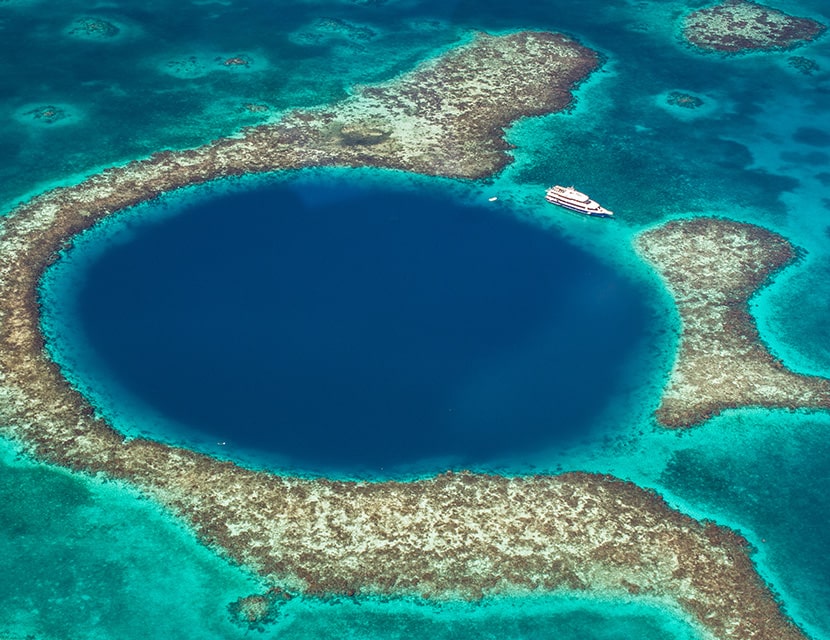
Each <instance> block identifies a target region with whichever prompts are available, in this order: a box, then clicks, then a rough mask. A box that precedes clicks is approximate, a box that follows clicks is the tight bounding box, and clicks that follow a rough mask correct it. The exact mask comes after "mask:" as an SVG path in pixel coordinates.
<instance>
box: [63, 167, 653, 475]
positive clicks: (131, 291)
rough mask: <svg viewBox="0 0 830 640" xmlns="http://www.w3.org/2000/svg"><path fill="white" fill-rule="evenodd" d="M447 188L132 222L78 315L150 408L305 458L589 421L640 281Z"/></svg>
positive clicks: (258, 193)
mask: <svg viewBox="0 0 830 640" xmlns="http://www.w3.org/2000/svg"><path fill="white" fill-rule="evenodd" d="M321 195H322V197H321ZM445 196H446V194H444V195H443V196H442V194H441V193H440V192H437V191H435V190H432V191H429V190H425V191H414V190H411V189H410V190H401V189H393V188H389V189H377V188H368V187H363V188H362V187H360V186H357V185H355V186H344V185H343V184H338V185H337V186H336V187H332V186H331V185H328V184H326V182H324V181H323V180H318V181H305V182H302V183H289V184H279V185H271V186H267V187H258V188H256V189H252V190H250V191H247V192H240V193H234V194H231V195H224V196H221V197H216V198H214V199H211V200H208V201H206V202H201V203H199V204H194V205H192V206H190V207H189V208H185V209H184V210H183V211H182V212H181V213H179V214H178V215H176V216H174V217H170V218H168V219H166V220H164V221H162V222H156V223H152V224H144V223H139V224H136V225H135V227H134V229H133V230H132V233H133V237H132V239H131V241H130V242H128V243H119V244H113V245H112V246H110V247H107V248H106V249H105V250H104V251H103V252H101V253H100V255H99V256H98V257H97V258H96V259H95V260H94V261H93V262H92V264H91V265H90V266H89V268H88V270H87V272H86V273H85V276H84V280H83V285H82V286H81V287H79V288H78V290H77V292H76V294H74V295H77V299H76V300H75V301H74V304H75V305H77V309H78V312H77V313H79V314H80V318H79V324H80V326H82V327H83V331H84V333H85V334H86V336H85V340H86V341H87V342H88V344H89V346H90V348H91V349H92V350H93V351H94V352H95V354H96V357H97V358H98V359H99V361H100V362H103V363H105V364H106V367H107V369H108V370H109V374H108V375H110V376H112V377H113V379H115V380H117V382H118V383H119V384H120V385H121V386H122V387H123V388H126V389H128V390H129V391H130V392H132V394H134V395H135V396H137V397H139V398H141V399H142V401H143V402H145V403H146V404H147V405H148V406H149V407H151V408H152V409H153V410H154V411H155V412H157V413H159V414H161V415H163V416H165V417H167V418H172V419H174V420H175V421H178V422H179V423H183V424H185V425H188V426H189V427H192V429H194V430H196V431H198V433H199V434H201V435H203V436H204V437H205V438H209V439H212V440H213V439H215V440H221V441H225V442H227V444H228V447H230V448H232V447H239V448H240V449H250V450H256V451H258V452H262V453H265V454H276V455H278V456H280V457H281V458H283V459H288V460H290V461H291V463H292V464H296V465H298V466H300V467H303V468H307V469H309V470H318V471H320V470H341V471H354V470H379V469H381V468H384V469H386V470H390V469H395V468H405V467H407V466H410V465H418V464H419V463H421V462H423V461H428V460H433V459H440V460H442V461H446V460H447V459H450V460H452V461H453V463H454V464H463V465H471V466H476V465H486V464H487V463H488V462H491V461H494V460H503V459H508V458H511V457H513V456H522V455H526V454H530V453H532V452H534V451H538V450H541V449H543V448H545V447H549V446H553V445H557V444H562V443H567V442H569V441H571V440H573V439H575V438H579V437H583V436H584V435H585V434H586V433H587V432H588V431H589V430H590V427H591V422H592V420H593V419H594V418H595V417H596V415H597V414H598V413H599V412H600V411H601V410H602V409H603V408H604V407H605V406H606V405H607V404H608V403H609V402H612V401H614V397H615V393H617V392H618V391H619V389H620V377H621V375H622V368H623V366H624V365H625V363H626V361H627V359H628V358H630V357H633V354H634V353H635V352H636V351H637V348H638V347H639V346H642V343H641V341H642V339H643V337H644V336H645V335H646V332H647V331H648V330H649V326H650V321H649V318H650V315H649V311H648V309H647V306H646V304H645V303H644V301H643V298H644V296H643V292H642V291H641V290H639V289H638V287H637V286H635V285H634V284H633V283H631V282H630V281H628V280H626V279H624V278H623V277H622V276H621V275H620V274H618V273H616V272H615V271H614V270H612V269H611V268H610V267H608V266H606V265H604V264H602V263H600V262H598V261H597V259H596V258H595V257H593V256H591V255H589V254H587V253H585V252H584V251H582V250H579V249H577V248H575V247H573V246H572V245H570V244H568V243H567V242H565V241H564V240H563V239H561V238H560V237H558V236H557V235H555V234H554V233H552V232H547V231H543V230H541V229H539V228H536V227H533V226H531V225H529V224H527V223H523V222H521V221H519V220H518V219H516V218H515V217H514V216H512V215H510V214H508V213H504V212H498V211H494V210H492V208H486V207H481V206H472V205H470V206H467V205H464V204H459V203H458V202H457V201H453V200H452V199H450V198H448V197H445ZM562 215H575V214H569V213H566V212H563V213H562ZM596 223H597V224H609V223H610V222H609V221H596ZM77 366H78V367H79V368H80V369H83V363H80V364H78V365H77ZM75 373H76V374H77V375H81V376H82V377H83V376H84V375H85V374H84V372H83V371H78V372H75ZM159 435H160V436H162V437H167V438H169V437H170V436H171V435H172V436H175V434H159Z"/></svg>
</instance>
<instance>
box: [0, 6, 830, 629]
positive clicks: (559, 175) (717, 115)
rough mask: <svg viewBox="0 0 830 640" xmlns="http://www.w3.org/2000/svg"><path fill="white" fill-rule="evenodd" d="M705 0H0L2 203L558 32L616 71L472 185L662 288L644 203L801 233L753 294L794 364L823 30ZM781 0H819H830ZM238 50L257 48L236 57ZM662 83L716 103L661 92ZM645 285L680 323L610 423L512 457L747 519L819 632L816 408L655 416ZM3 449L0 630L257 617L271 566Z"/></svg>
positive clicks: (628, 613) (816, 317) (821, 205)
mask: <svg viewBox="0 0 830 640" xmlns="http://www.w3.org/2000/svg"><path fill="white" fill-rule="evenodd" d="M698 4H699V3H697V2H682V1H677V2H626V1H623V0H619V1H614V2H599V1H596V2H594V1H586V2H580V3H564V2H546V3H527V4H525V5H521V6H517V5H516V4H515V3H509V2H506V1H503V0H490V1H488V2H481V1H476V2H473V1H472V0H470V1H466V0H465V1H460V2H446V1H444V2H438V1H437V0H436V1H434V2H403V1H396V0H388V1H386V2H384V1H382V0H381V1H378V2H358V1H351V0H348V1H347V0H343V1H326V0H319V1H315V2H303V1H288V0H284V1H281V2H279V3H278V10H275V5H274V4H273V3H272V4H268V3H255V2H234V3H224V2H212V3H204V2H193V3H186V4H182V3H175V4H173V3H170V2H168V1H167V0H153V1H151V2H144V3H140V4H139V3H131V2H122V3H120V4H118V5H107V6H104V5H101V6H99V7H96V8H94V9H90V7H89V5H87V4H84V3H80V2H72V1H69V2H62V3H45V2H40V1H37V0H6V1H5V2H3V1H0V34H2V36H3V40H2V45H0V46H1V47H2V49H3V52H4V54H5V55H4V56H2V57H0V78H2V80H3V86H4V87H8V88H9V89H8V91H4V93H3V94H2V96H0V114H2V116H3V117H2V118H0V178H1V179H0V202H5V203H13V202H16V201H18V200H20V199H22V198H23V197H24V196H25V195H26V194H28V193H31V192H34V191H37V190H39V189H41V188H44V187H45V186H47V185H51V184H59V183H62V182H67V181H68V182H72V181H73V180H75V179H76V177H77V176H78V175H83V174H86V173H89V172H91V171H93V170H95V169H96V168H98V167H101V166H107V165H111V164H113V163H118V162H121V161H124V160H128V159H132V158H134V157H142V156H144V155H146V154H148V153H150V152H152V151H153V150H156V149H160V148H180V147H185V146H188V145H196V144H201V143H203V142H205V141H207V140H209V139H211V138H213V137H215V136H218V135H223V134H228V133H231V132H233V131H234V130H236V129H237V128H238V127H239V126H243V125H246V124H255V123H259V122H263V121H265V120H267V119H268V118H273V117H278V114H279V112H280V111H281V110H284V109H288V108H292V107H303V106H309V105H316V104H325V103H326V102H329V101H331V100H334V99H339V98H341V97H343V96H345V95H347V92H348V88H349V86H351V85H352V84H354V83H365V82H372V81H377V80H382V79H386V78H389V77H391V76H393V75H394V74H396V73H398V72H400V71H403V70H406V69H408V68H410V67H411V66H412V65H413V64H415V63H416V62H417V61H419V60H422V59H424V58H427V57H429V56H430V55H433V54H435V53H436V52H439V51H441V50H443V49H444V48H446V47H447V46H450V45H452V44H453V43H456V42H459V41H460V40H462V39H463V38H465V37H467V35H468V33H469V30H470V29H490V30H493V29H508V30H509V29H517V28H528V27H531V28H546V29H554V30H557V29H559V30H564V31H566V32H569V33H572V34H574V35H576V36H578V37H580V38H582V39H583V40H584V41H585V42H586V44H588V45H589V46H594V47H596V48H598V49H599V50H600V51H601V52H602V53H603V55H604V56H605V57H606V62H605V65H604V67H603V70H602V71H601V72H599V73H597V74H595V75H594V76H593V77H592V78H591V79H590V81H589V82H588V83H586V84H585V85H584V86H583V87H582V88H581V89H580V91H579V100H578V103H577V105H576V107H575V109H574V110H573V112H572V113H569V114H558V115H552V116H548V117H543V118H534V119H529V120H526V121H523V122H520V123H518V124H517V125H516V126H515V127H513V128H512V129H511V130H510V131H509V132H508V137H509V140H510V141H511V142H512V143H513V144H514V145H515V146H516V148H515V149H514V150H513V152H512V153H513V156H514V159H515V161H514V163H513V164H512V165H511V166H510V167H508V168H507V169H506V170H504V171H503V172H502V173H501V174H499V175H498V176H495V177H494V178H493V179H491V180H487V181H484V182H482V183H479V184H475V185H468V186H465V187H464V189H468V190H467V191H465V197H469V198H470V199H476V200H477V201H480V202H486V200H487V198H488V197H490V196H492V195H497V196H498V197H499V202H500V203H501V204H502V205H503V206H504V207H506V209H507V210H510V211H512V212H513V213H514V214H516V215H518V216H520V217H522V218H526V219H529V220H530V221H532V223H533V224H538V225H541V226H543V227H546V228H548V229H549V230H550V232H553V233H556V234H561V235H562V236H564V237H566V238H567V239H568V240H569V241H570V242H572V243H574V244H576V245H578V246H580V247H582V248H584V249H586V250H587V251H589V252H592V253H593V254H594V255H597V256H600V257H601V259H602V260H603V261H605V262H606V263H607V264H609V265H612V267H613V268H616V269H620V270H622V271H623V272H624V273H625V274H626V275H627V276H629V277H631V278H634V279H638V280H640V281H642V282H643V283H645V284H644V286H648V287H652V289H651V290H652V291H653V292H654V294H655V299H657V300H660V292H659V290H658V289H657V288H656V286H657V284H656V282H655V279H654V277H653V274H650V272H649V271H648V269H647V268H645V267H644V266H643V265H642V264H640V263H639V261H638V260H637V258H636V256H634V255H633V253H632V251H631V250H630V240H631V237H632V235H633V234H634V233H636V232H637V231H638V230H640V229H642V228H643V227H645V226H647V225H651V224H656V223H659V222H661V221H663V220H666V219H669V218H672V217H675V216H687V215H695V214H697V215H709V214H714V215H725V216H729V217H733V218H735V219H738V220H743V221H750V222H757V223H760V224H763V225H765V226H768V227H770V228H772V229H774V230H776V231H778V232H780V233H783V234H784V235H785V236H787V237H788V238H790V239H791V240H792V241H793V242H794V243H796V244H797V245H798V246H799V247H801V248H802V249H804V250H805V252H806V253H805V257H804V259H803V261H802V262H801V263H800V264H799V265H796V266H794V267H792V268H790V269H789V270H788V271H787V272H785V273H784V274H783V275H782V276H781V277H780V278H778V280H777V282H776V283H775V284H774V285H773V286H772V287H771V288H770V289H769V290H768V291H767V292H764V293H763V294H761V295H760V296H758V298H756V300H755V301H754V302H753V311H754V313H755V314H756V316H757V317H758V318H759V324H760V327H761V330H762V336H763V338H764V340H765V342H767V343H768V345H769V346H770V348H771V349H772V350H773V351H774V352H775V353H776V354H777V355H779V356H780V357H782V358H783V359H784V361H785V363H787V364H788V365H790V366H792V367H793V368H796V369H798V370H801V371H809V372H813V373H817V374H823V375H827V374H828V373H830V355H828V341H827V337H828V336H827V326H826V309H827V301H828V300H830V279H829V278H827V277H826V273H827V271H828V267H827V264H828V260H830V234H828V232H827V229H828V225H827V222H826V219H827V218H826V215H827V212H828V207H830V166H829V165H830V157H828V156H830V147H829V146H828V145H827V136H830V126H828V125H827V124H826V113H827V112H828V108H829V107H830V91H829V90H828V89H830V73H828V72H830V48H829V46H830V45H828V38H824V39H822V40H820V41H819V42H817V43H815V44H812V45H809V46H807V47H803V48H801V49H799V50H797V51H795V52H792V53H790V52H776V53H770V54H759V55H752V56H745V57H735V58H722V57H719V56H703V55H699V54H697V53H695V52H693V51H691V50H689V49H687V48H685V47H683V46H680V45H679V44H678V42H677V25H678V22H677V20H678V17H679V16H680V15H682V13H683V12H685V11H688V10H691V9H692V8H695V7H696V5H698ZM775 6H778V7H780V8H782V9H784V10H787V11H789V12H792V13H794V14H797V15H808V16H812V17H814V18H816V19H820V20H822V21H823V22H825V23H830V12H828V9H827V7H826V3H825V2H823V0H782V1H781V2H776V3H775ZM95 19H106V20H108V21H109V22H110V23H111V24H112V25H114V26H115V28H116V29H117V33H115V34H114V35H109V36H107V35H106V34H107V33H110V34H112V33H113V32H112V30H111V29H110V30H107V29H104V35H101V33H100V32H99V31H97V30H96V29H95V28H94V27H95V25H96V24H97V25H98V26H99V27H100V26H101V23H94V22H93V23H90V22H88V21H89V20H95ZM84 21H87V22H84ZM90 25H91V27H90ZM90 29H91V30H90ZM21 52H25V55H24V56H21V55H19V54H20V53H21ZM793 54H797V55H802V56H805V57H807V58H809V59H811V60H813V61H814V62H816V63H817V65H818V70H817V71H815V72H813V73H812V74H809V75H807V74H803V73H800V72H799V71H798V70H797V69H795V68H793V67H792V66H791V65H790V64H789V63H788V58H789V56H791V55H793ZM232 57H239V58H242V59H244V61H245V64H244V65H225V64H224V62H225V61H226V60H228V59H230V58H232ZM671 91H684V92H688V93H691V94H694V95H696V96H698V97H700V98H701V99H702V100H703V102H704V104H703V106H702V107H701V108H700V109H698V110H695V111H689V110H684V109H682V108H679V107H672V106H670V105H668V104H667V103H666V96H667V95H668V94H669V93H670V92H671ZM550 182H560V183H571V182H573V183H575V184H577V185H578V186H580V187H582V188H584V189H585V190H586V191H588V192H589V193H591V194H592V195H593V196H595V197H596V198H597V199H598V200H599V201H600V202H602V203H603V204H606V205H608V206H609V207H610V208H612V209H614V210H615V211H617V212H618V217H619V219H618V220H616V221H615V222H614V223H613V224H609V225H596V224H593V223H594V222H596V221H589V220H584V219H581V218H579V217H577V216H568V215H562V214H561V212H559V211H556V210H554V209H552V208H550V207H548V206H547V205H545V204H544V203H543V202H541V199H540V195H541V190H542V189H544V187H545V186H548V183H550ZM217 188H218V189H219V190H220V191H221V188H219V187H217ZM470 190H471V191H470ZM656 305H657V312H658V313H659V315H660V318H661V320H660V321H661V322H663V323H664V326H665V329H664V330H663V332H662V333H661V334H660V335H659V336H656V337H655V339H654V343H653V344H652V345H650V348H651V349H652V350H653V353H652V356H651V357H652V359H651V360H650V362H652V363H654V364H653V365H652V366H654V370H653V371H646V372H644V371H632V372H631V375H626V374H623V375H622V376H621V377H622V378H624V379H626V380H629V379H631V380H636V381H638V382H637V384H633V385H632V386H631V388H630V389H629V390H628V392H627V395H626V396H624V397H621V398H620V400H619V401H618V402H617V403H616V405H615V406H612V407H609V408H607V409H606V410H605V411H604V412H603V413H602V414H601V415H598V416H597V417H596V418H595V425H594V428H595V429H598V430H601V431H602V433H604V434H606V435H605V436H604V437H602V438H601V439H599V440H591V439H589V440H588V441H586V442H583V443H577V444H574V445H573V446H572V447H570V448H569V449H568V450H567V451H562V450H561V449H557V450H555V451H544V452H540V454H539V456H538V459H537V460H535V461H534V463H533V465H531V464H525V465H524V466H523V468H520V469H516V468H509V470H510V471H514V472H515V471H529V470H546V471H556V470H558V469H587V470H595V471H602V472H610V473H614V474H616V475H618V476H620V477H624V478H630V479H632V480H634V481H635V482H638V483H640V484H642V485H644V486H649V487H653V488H655V489H656V490H657V491H660V492H662V493H664V494H665V495H666V496H667V498H668V499H669V500H670V502H671V503H672V504H674V505H676V506H677V507H678V508H680V509H682V510H684V511H687V512H689V513H691V514H692V515H694V516H695V517H708V518H712V519H714V520H716V521H718V522H721V523H724V524H727V525H729V526H733V527H735V528H738V529H740V530H741V531H742V532H743V533H744V534H745V535H747V536H748V537H749V538H750V540H751V541H752V542H753V544H755V546H756V547H757V548H758V552H757V554H756V555H755V559H756V562H757V565H758V567H759V570H760V571H761V573H762V575H763V576H764V577H765V579H767V580H768V581H770V583H771V584H772V585H773V587H774V588H775V589H776V591H777V592H779V593H780V595H781V598H782V600H783V602H784V603H785V605H786V607H787V610H788V611H789V612H790V613H791V615H793V617H794V618H795V619H796V620H797V621H799V622H800V623H802V624H804V625H805V628H807V629H808V631H809V632H810V634H811V636H812V637H814V638H830V624H828V620H830V605H828V603H830V599H829V598H828V597H827V595H828V594H827V586H826V576H827V575H828V574H830V567H827V566H826V564H827V563H826V554H825V553H824V549H825V548H826V546H827V544H828V543H829V542H830V538H828V533H827V529H826V526H825V525H826V521H827V514H828V509H830V507H829V506H828V501H827V497H826V496H827V491H826V488H827V484H828V480H830V479H828V477H827V471H826V470H827V469H828V459H827V456H828V451H827V447H826V446H825V444H824V443H825V441H826V433H827V430H828V428H830V423H828V419H827V417H826V416H824V415H820V414H816V415H807V414H788V413H785V412H758V411H744V412H734V413H733V414H731V415H728V416H724V417H722V418H719V419H717V420H713V421H711V422H710V423H709V424H707V425H705V426H703V427H700V428H698V429H695V430H694V431H691V432H689V433H687V434H684V435H682V436H678V435H676V434H669V433H662V432H660V431H658V430H656V428H655V426H654V425H653V423H652V421H651V419H650V414H651V411H652V410H653V409H654V407H655V406H656V403H657V399H658V397H659V389H660V387H661V386H662V383H663V381H664V380H665V375H666V372H667V371H668V368H669V366H670V364H671V359H672V351H673V348H674V345H675V335H674V333H673V332H674V329H675V327H676V318H675V317H674V313H673V310H672V308H671V306H670V304H669V303H668V301H667V300H666V299H665V298H662V302H657V303H656ZM639 361H640V360H635V362H639ZM632 366H635V365H632ZM137 428H138V429H140V428H141V427H140V425H137ZM6 451H7V453H6V454H5V457H4V458H3V463H2V465H0V490H2V491H3V492H5V495H4V497H7V496H8V498H7V499H5V500H2V501H0V541H2V542H0V544H2V545H3V553H2V555H0V557H2V558H3V562H4V563H5V564H4V565H3V567H2V569H3V575H9V576H14V577H15V579H14V580H9V581H4V582H3V586H2V587H0V608H2V611H3V616H2V617H0V620H2V622H0V637H2V636H3V634H6V635H8V636H9V637H12V638H22V637H26V636H27V635H34V636H35V637H38V638H65V637H77V638H83V637H90V638H112V637H118V638H132V637H135V638H143V637H148V638H149V637H173V638H175V637H183V638H184V637H205V638H225V637H228V638H234V637H241V636H242V635H243V634H244V630H241V629H238V628H237V627H235V626H233V625H232V624H231V623H230V622H229V621H228V618H227V611H226V605H227V603H228V602H230V601H232V600H233V599H235V598H236V597H239V596H240V595H245V594H247V593H251V592H253V591H255V590H256V585H255V583H254V581H253V579H252V578H251V577H250V576H248V575H246V574H245V573H244V572H241V571H240V570H238V569H235V568H233V567H230V566H228V565H227V564H226V563H224V562H223V561H222V560H221V559H219V558H217V557H216V556H214V555H212V554H211V553H210V552H209V551H207V550H205V549H203V548H202V547H201V546H200V545H199V544H198V543H197V542H196V541H195V540H194V539H193V538H192V536H190V535H189V534H188V533H187V532H184V531H182V530H181V529H179V528H178V527H177V525H176V524H175V523H173V522H171V521H170V520H169V519H167V518H166V517H165V516H163V515H162V514H159V513H158V512H157V511H156V510H155V509H154V508H153V507H152V506H151V505H148V504H147V503H146V502H145V501H142V500H139V499H138V498H137V497H136V496H135V495H133V494H132V493H131V492H130V491H129V490H127V489H125V488H121V487H118V486H114V485H106V484H98V483H94V482H89V481H87V480H85V479H81V478H75V477H72V476H70V475H68V474H66V473H63V472H60V471H56V470H51V469H44V468H41V467H39V466H37V465H34V464H30V463H26V462H22V461H19V460H15V458H14V455H13V454H12V453H8V451H9V449H6ZM252 463H254V462H253V461H252ZM47 515H48V516H49V517H48V518H47V517H45V516H47ZM125 541H127V542H129V541H132V544H125ZM172 568H175V571H173V569H172ZM173 593H174V594H175V597H171V594H173ZM56 594H58V595H56ZM689 633H690V632H689V630H688V628H686V627H684V626H683V623H682V622H679V621H678V620H676V618H675V617H674V616H673V615H672V614H670V613H669V614H665V613H659V612H656V611H655V610H654V609H642V608H640V606H639V605H637V604H622V603H619V604H617V603H611V602H603V601H599V602H591V603H573V602H571V601H568V600H566V599H561V598H560V599H555V598H551V599H543V600H540V601H535V602H533V603H531V604H529V603H523V604H517V603H513V602H499V603H495V604H493V605H491V606H489V607H480V608H470V607H461V606H446V607H442V608H431V607H425V606H421V605H418V604H414V603H408V602H393V603H375V602H372V603H360V604H353V603H348V602H347V603H339V604H337V603H335V604H331V603H327V602H318V601H312V602H306V601H297V602H295V603H292V605H291V608H290V610H289V609H288V608H286V610H285V612H284V615H283V620H282V622H281V623H280V624H279V625H277V626H275V627H273V628H270V629H268V630H267V631H266V632H264V634H263V637H276V636H277V635H279V637H284V636H289V637H296V638H307V637H321V636H323V637H325V636H333V635H335V634H336V635H338V636H341V635H342V636H349V637H356V638H358V637H359V638H388V637H421V636H423V637H433V636H439V637H460V638H463V637H474V636H475V637H480V636H488V635H489V636H490V637H494V638H497V637H500V638H503V637H515V638H545V637H551V638H570V637H574V638H577V637H579V638H603V639H605V638H631V637H638V638H671V637H677V638H686V637H689ZM249 635H250V634H249Z"/></svg>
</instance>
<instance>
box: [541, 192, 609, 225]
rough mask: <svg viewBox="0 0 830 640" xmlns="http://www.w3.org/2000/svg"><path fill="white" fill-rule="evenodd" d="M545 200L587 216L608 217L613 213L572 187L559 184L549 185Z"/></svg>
mask: <svg viewBox="0 0 830 640" xmlns="http://www.w3.org/2000/svg"><path fill="white" fill-rule="evenodd" d="M545 200H547V201H548V202H551V203H553V204H557V205H559V206H560V207H565V208H566V209H570V210H571V211H577V212H579V213H584V214H585V215H587V216H597V217H599V218H610V217H611V216H613V215H614V212H613V211H609V210H608V209H606V208H605V207H601V206H600V204H599V203H598V202H596V201H594V200H591V198H589V197H588V196H586V195H585V194H584V193H582V192H581V191H577V190H576V189H574V188H573V187H560V186H559V185H556V186H555V187H551V188H550V189H548V190H547V191H546V192H545Z"/></svg>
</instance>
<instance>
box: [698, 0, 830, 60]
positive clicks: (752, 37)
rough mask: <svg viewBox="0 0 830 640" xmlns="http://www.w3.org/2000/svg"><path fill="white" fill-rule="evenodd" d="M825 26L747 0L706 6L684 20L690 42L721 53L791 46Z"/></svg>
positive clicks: (701, 47) (767, 49)
mask: <svg viewBox="0 0 830 640" xmlns="http://www.w3.org/2000/svg"><path fill="white" fill-rule="evenodd" d="M825 29H826V27H825V26H824V25H822V24H821V23H819V22H816V21H815V20H811V19H810V18H797V17H794V16H790V15H787V14H786V13H784V12H783V11H779V10H778V9H773V8H771V7H767V6H765V5H762V4H758V3H756V2H747V1H746V0H727V2H723V3H720V4H716V5H714V6H710V7H705V8H703V9H700V10H698V11H695V12H693V13H690V14H689V15H687V16H686V17H685V19H684V21H683V37H684V38H685V40H686V42H688V43H689V44H691V45H694V46H695V47H697V48H699V49H702V50H704V51H719V52H721V53H746V52H749V51H769V50H774V49H791V48H794V47H797V46H799V45H802V44H804V43H806V42H809V41H811V40H815V39H816V38H817V37H818V36H820V35H821V34H822V33H823V32H824V30H825Z"/></svg>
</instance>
